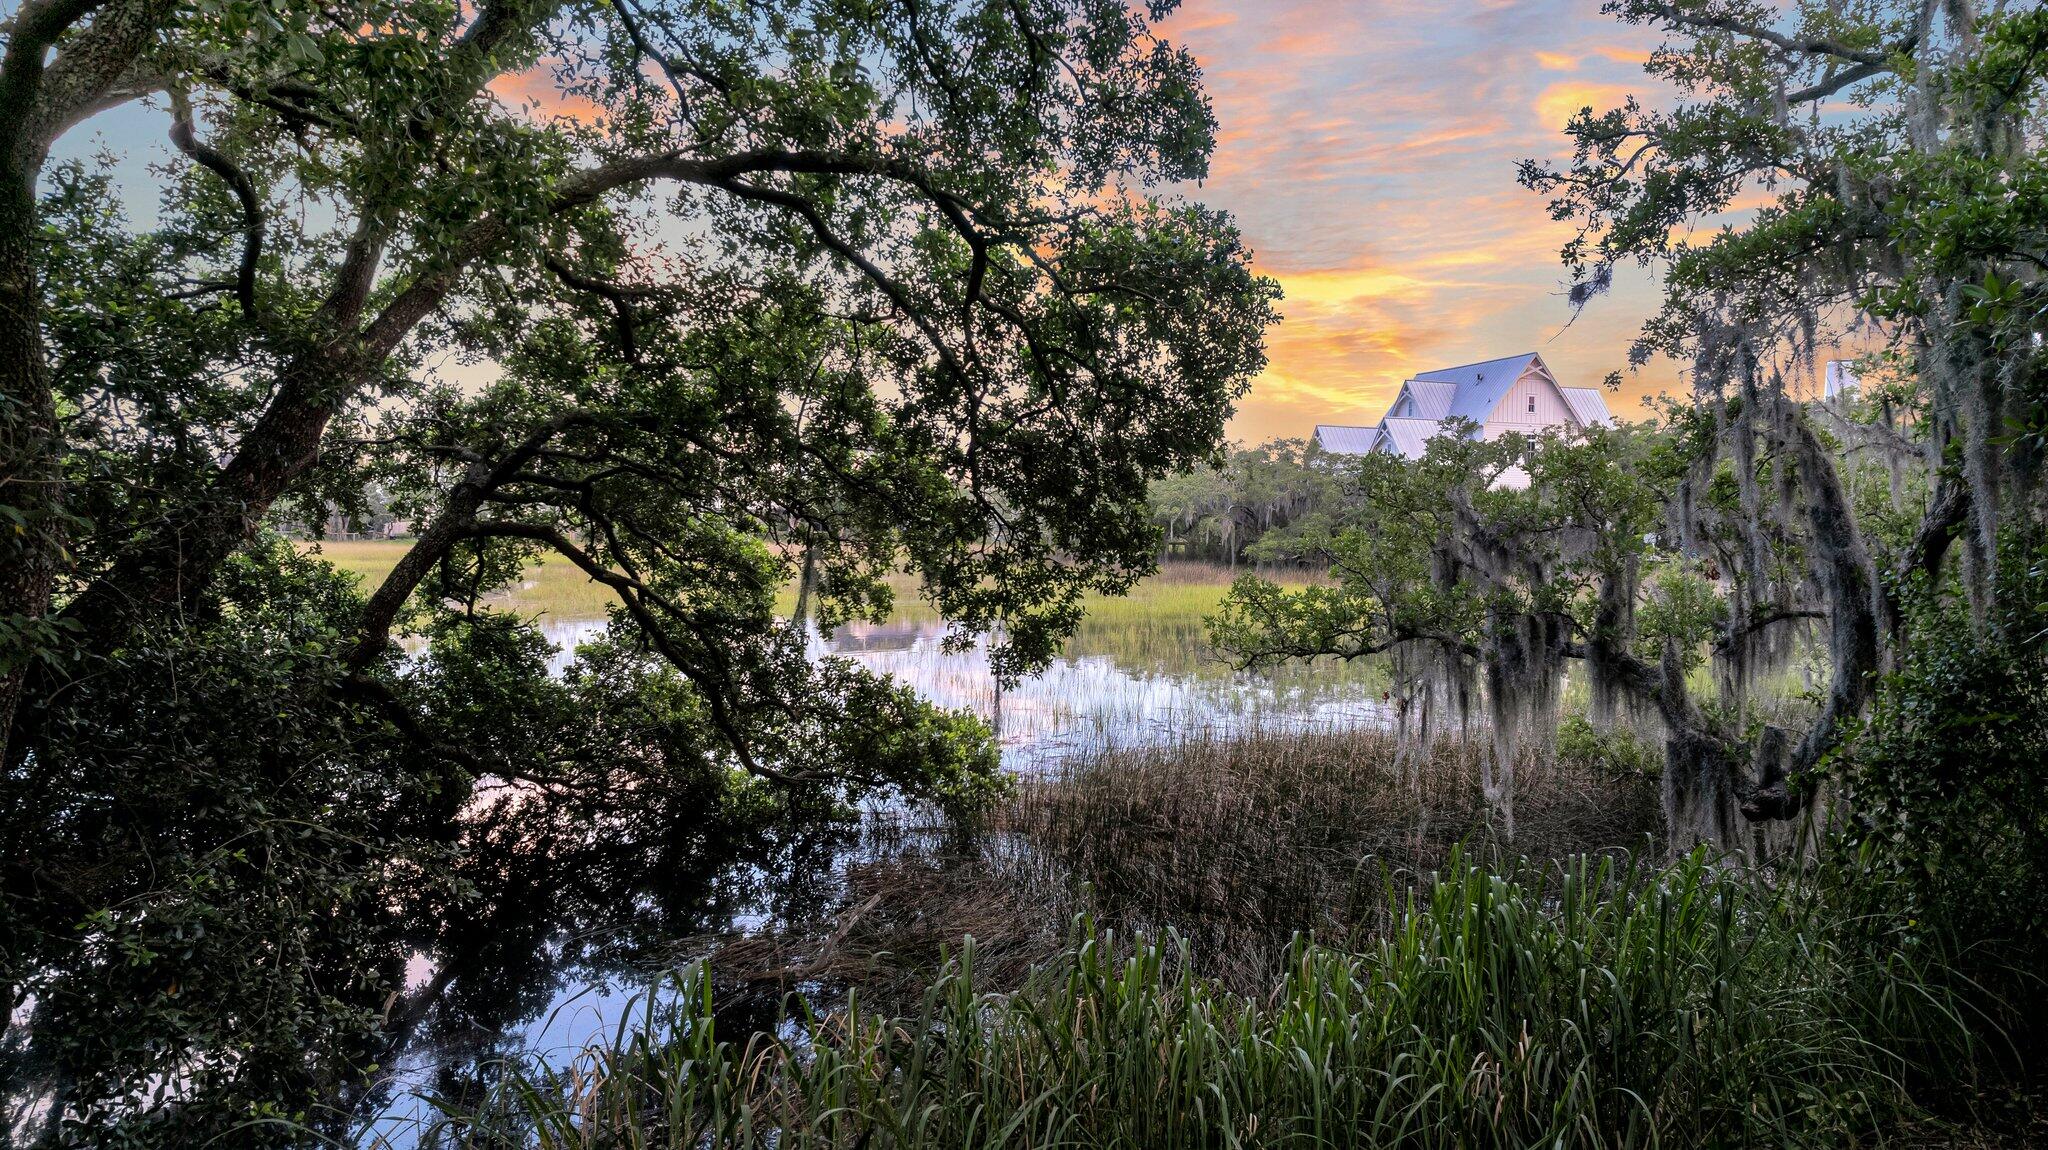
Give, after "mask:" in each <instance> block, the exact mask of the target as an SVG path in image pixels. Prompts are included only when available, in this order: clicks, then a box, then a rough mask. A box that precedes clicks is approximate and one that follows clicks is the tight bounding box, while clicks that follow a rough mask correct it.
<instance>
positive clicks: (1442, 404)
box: [1316, 352, 1614, 487]
mask: <svg viewBox="0 0 2048 1150" xmlns="http://www.w3.org/2000/svg"><path fill="white" fill-rule="evenodd" d="M1449 419H1465V420H1470V421H1471V422H1472V423H1474V424H1476V425H1478V428H1479V435H1480V436H1481V437H1482V438H1484V439H1498V438H1499V437H1501V436H1503V435H1506V434H1508V433H1509V432H1519V433H1521V434H1524V435H1534V434H1536V433H1537V432H1540V431H1545V430H1549V429H1552V428H1558V427H1570V428H1583V427H1594V426H1607V425H1609V424H1612V423H1613V422H1614V417H1613V416H1611V415H1609V414H1608V412H1607V400H1606V399H1605V398H1604V397H1603V396H1601V394H1600V390H1599V389H1598V388H1593V387H1565V386H1563V385H1561V384H1559V383H1558V382H1557V377H1556V376H1554V375H1552V374H1551V373H1550V368H1549V367H1548V366H1547V365H1545V364H1544V362H1543V357H1542V356H1539V355H1537V354H1536V353H1535V352H1529V353H1527V354H1525V355H1511V356H1508V357H1507V358H1506V359H1489V360H1487V361H1486V362H1485V363H1468V364H1466V365H1465V366H1463V367H1447V368H1444V369H1442V370H1440V371H1425V372H1423V373H1421V374H1420V375H1417V376H1415V377H1414V378H1413V379H1410V380H1407V381H1406V382H1404V383H1402V384H1401V392H1400V394H1398V395H1396V396H1395V397H1394V403H1393V406H1391V407H1389V408H1388V409H1387V414H1386V415H1385V416H1384V417H1383V418H1382V419H1381V420H1380V421H1379V422H1378V423H1377V424H1375V425H1373V426H1371V427H1344V426H1340V425H1337V424H1322V425H1320V426H1318V427H1317V428H1316V443H1317V445H1318V446H1320V447H1321V448H1322V449H1323V450H1324V451H1327V452H1330V453H1332V454H1336V455H1367V454H1370V453H1372V452H1375V451H1391V452H1394V453H1396V454H1398V455H1401V456H1403V457H1405V458H1408V459H1418V458H1421V456H1422V451H1423V445H1424V444H1426V443H1428V442H1429V440H1430V439H1431V438H1432V437H1434V436H1437V435H1440V434H1442V433H1443V429H1444V421H1445V420H1449ZM1528 483H1529V476H1528V473H1527V472H1524V471H1522V470H1521V469H1520V468H1515V469H1513V470H1512V471H1510V472H1508V473H1506V474H1504V475H1502V476H1501V477H1500V479H1499V480H1498V481H1497V486H1502V487H1526V486H1528Z"/></svg>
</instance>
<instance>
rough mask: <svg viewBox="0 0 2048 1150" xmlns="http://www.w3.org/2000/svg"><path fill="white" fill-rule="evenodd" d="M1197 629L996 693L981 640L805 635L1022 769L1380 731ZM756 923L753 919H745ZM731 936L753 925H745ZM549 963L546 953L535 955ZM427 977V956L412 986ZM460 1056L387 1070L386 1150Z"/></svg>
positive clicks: (1346, 681)
mask: <svg viewBox="0 0 2048 1150" xmlns="http://www.w3.org/2000/svg"><path fill="white" fill-rule="evenodd" d="M540 626H541V629H542V631H543V632H544V633H545V634H546V635H547V637H548V639H549V641H551V642H552V643H554V644H555V647H556V654H555V656H554V657H553V659H552V660H551V661H550V669H551V670H552V671H554V672H555V673H557V674H559V673H561V671H562V669H563V668H565V667H566V666H568V664H569V661H570V659H571V658H573V654H574V650H575V647H576V646H577V644H579V643H583V642H586V641H588V640H590V639H593V638H595V637H597V636H598V635H599V634H601V633H602V632H603V630H604V627H605V624H604V621H603V620H593V619H560V618H546V617H544V618H543V619H541V621H540ZM1201 632H1202V628H1201V625H1200V623H1199V622H1198V621H1196V620H1192V619H1182V618H1159V619H1152V620H1148V619H1142V618H1141V619H1139V620H1137V621H1135V622H1132V623H1129V624H1119V625H1117V626H1114V627H1091V626H1087V625H1084V627H1083V629H1082V631H1081V633H1080V634H1078V635H1077V636H1076V637H1075V639H1074V640H1072V641H1071V642H1070V643H1069V644H1068V654H1066V655H1063V656H1062V657H1060V658H1058V659H1056V660H1054V661H1053V663H1052V665H1051V666H1050V667H1048V668H1047V669H1046V670H1044V671H1043V672H1041V673H1039V674H1037V675H1034V676H1032V677H1031V678H1029V679H1026V680H1024V681H1022V682H1020V683H1018V684H1017V685H1016V686H1014V687H1012V688H1010V689H1008V690H1006V691H1003V692H1002V693H1001V697H1000V701H999V700H998V697H997V691H996V684H995V679H994V677H993V676H992V675H990V673H989V668H988V644H987V641H986V640H978V641H976V642H975V643H974V644H973V645H971V646H969V647H968V648H966V649H965V650H959V651H949V650H947V649H946V647H945V636H946V628H945V625H944V624H943V623H941V622H938V621H935V620H932V621H907V620H901V619H895V620H891V621H889V622H886V623H880V624H872V623H855V624H849V625H847V626H844V627H841V628H839V629H838V630H837V631H836V632H835V633H834V634H833V635H832V636H831V637H830V638H829V639H827V638H823V637H821V636H818V635H815V634H814V635H813V636H812V639H811V652H812V655H813V656H814V657H816V656H820V655H825V654H832V655H838V656H843V657H845V658H848V659H852V660H854V661H855V662H858V663H860V664H862V665H863V666H866V667H868V668H871V669H872V670H875V671H878V672H881V673H883V674H887V675H890V676H892V677H894V678H895V679H896V680H897V681H898V682H901V683H904V684H907V685H909V686H910V687H912V688H914V689H915V690H916V691H917V692H918V693H919V694H921V695H923V696H924V697H925V698H927V699H930V700H931V701H932V702H934V703H937V704H939V705H940V706H943V707H949V708H957V709H961V710H966V711H970V712H972V713H973V714H975V715H978V716H980V717H981V718H982V719H984V720H986V721H989V722H990V723H991V725H993V726H995V727H996V730H997V735H998V738H999V739H1000V741H1001V744H1002V756H1003V765H1004V767H1006V768H1007V769H1009V770H1012V771H1019V772H1029V771H1034V770H1038V769H1042V768H1044V767H1046V766H1049V765H1051V764H1053V763H1056V762H1058V761H1059V760H1060V759H1062V758H1064V757H1067V756H1069V755H1073V754H1076V753H1080V752H1086V751H1090V750H1096V749H1100V748H1104V747H1127V746H1144V745H1157V744H1161V743H1168V742H1173V741H1176V740H1180V739H1186V738H1189V737H1192V736H1199V735H1204V734H1233V733H1243V732H1247V731H1254V730H1256V731H1277V732H1287V731H1300V730H1311V729H1317V730H1332V729H1335V730H1343V729H1352V728H1364V727H1382V726H1384V725H1386V722H1387V716H1386V714H1385V711H1384V710H1383V708H1382V706H1381V704H1380V692H1381V691H1382V690H1383V689H1384V680H1383V678H1382V676H1381V675H1380V673H1379V671H1378V669H1377V668H1376V667H1373V666H1368V665H1362V664H1361V665H1349V666H1347V665H1342V664H1334V663H1319V664H1315V665H1311V666H1306V667H1293V668H1288V669H1285V670H1283V671H1281V672H1278V673H1276V674H1272V675H1262V674H1244V673H1234V672H1232V671H1231V670H1230V669H1229V668H1228V667H1226V666H1224V665H1222V664H1221V663H1220V662H1218V661H1216V660H1214V659H1213V658H1211V657H1209V655H1208V653H1207V652H1206V650H1204V649H1203V644H1202V638H1201ZM749 920H752V921H749ZM732 925H733V926H734V927H735V928H736V929H747V928H749V927H751V926H756V925H759V919H758V917H756V916H743V917H742V918H740V919H736V920H735V921H734V923H733V924H732ZM537 960H538V961H541V962H545V961H547V956H538V958H537ZM430 973H431V971H430V968H428V967H427V965H426V963H425V962H424V961H423V960H422V961H419V962H416V963H415V968H414V969H413V970H412V971H411V972H410V974H411V975H412V977H413V979H414V980H415V981H416V982H424V981H425V980H426V978H427V977H428V976H429V974H430ZM660 985H662V984H661V981H660V979H659V978H658V977H655V976H649V977H642V978H633V977H627V976H621V975H617V974H593V973H592V972H588V971H577V970H569V971H564V972H561V975H560V989H559V990H558V992H557V993H556V994H555V995H554V996H553V998H552V1001H551V1002H550V1003H549V1005H548V1007H547V1009H546V1010H544V1011H542V1012H541V1013H540V1014H539V1015H537V1016H536V1017H535V1018H533V1019H532V1020H531V1021H529V1022H528V1023H527V1024H526V1025H525V1026H524V1028H523V1030H522V1032H521V1033H520V1034H519V1035H518V1037H517V1039H516V1041H514V1042H512V1043H510V1045H511V1046H513V1047H515V1048H517V1049H520V1050H523V1051H525V1052H527V1053H528V1054H530V1055H532V1056H535V1057H538V1058H541V1059H545V1060H546V1061H548V1062H550V1063H552V1064H553V1065H556V1066H562V1065H564V1064H566V1063H567V1062H569V1061H570V1060H571V1059H573V1058H574V1057H575V1055H576V1054H577V1053H578V1052H580V1051H582V1050H583V1049H585V1048H586V1047H588V1046H589V1045H590V1044H591V1043H593V1042H597V1041H602V1040H605V1039H608V1038H611V1037H614V1036H616V1035H617V1034H618V1033H619V1030H620V1027H621V1026H622V1025H623V1024H625V1023H627V1022H628V1021H630V1020H632V1019H635V1018H638V1017H639V1012H641V1011H644V1010H645V1009H646V1008H647V1001H648V992H649V990H650V989H652V988H654V987H657V986H660ZM461 1057H464V1052H461V1051H452V1050H446V1049H415V1050H411V1051H408V1052H407V1053H405V1054H403V1055H401V1056H400V1057H399V1058H398V1059H397V1060H396V1065H395V1066H394V1067H393V1068H392V1072H393V1079H394V1087H395V1089H394V1090H393V1094H394V1095H395V1096H397V1100H396V1101H394V1102H393V1104H392V1105H391V1107H390V1108H389V1109H388V1110H387V1111H386V1112H385V1113H384V1115H382V1116H381V1117H380V1118H379V1119H378V1120H377V1122H376V1125H377V1127H378V1128H379V1129H380V1131H381V1132H382V1133H384V1134H385V1135H386V1137H388V1138H389V1139H390V1140H391V1142H392V1144H393V1145H397V1146H403V1145H407V1144H409V1143H411V1142H412V1141H413V1139H412V1137H411V1136H410V1134H409V1127H410V1126H411V1121H410V1120H411V1119H416V1118H418V1117H419V1116H421V1115H423V1114H426V1113H429V1112H430V1108H429V1107H427V1106H426V1105H425V1104H424V1103H422V1102H420V1101H419V1100H418V1099H416V1098H411V1097H408V1094H409V1092H411V1091H417V1090H425V1089H429V1088H430V1087H431V1084H432V1071H433V1069H434V1067H436V1066H437V1065H445V1064H447V1063H448V1060H449V1059H451V1058H461Z"/></svg>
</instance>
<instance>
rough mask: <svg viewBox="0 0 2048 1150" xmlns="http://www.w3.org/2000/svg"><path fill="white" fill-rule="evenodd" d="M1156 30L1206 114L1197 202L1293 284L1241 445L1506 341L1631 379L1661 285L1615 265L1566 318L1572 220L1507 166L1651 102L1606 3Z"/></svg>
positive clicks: (1438, 8)
mask: <svg viewBox="0 0 2048 1150" xmlns="http://www.w3.org/2000/svg"><path fill="white" fill-rule="evenodd" d="M1161 31H1162V34H1163V35H1164V36H1165V37H1166V38H1167V39H1169V40H1170V41H1173V42H1176V43H1179V44H1182V45H1185V46H1187V47H1188V48H1189V49H1190V50H1192V51H1193V52H1194V53H1195V55H1196V58H1197V59H1198V60H1199V61H1200V62H1201V64H1202V67H1203V72H1204V76H1205V84H1206V87H1207V90H1208V92H1209V94H1210V97H1211V98H1212V100H1213V101H1214V104H1215V111H1216V118H1217V120H1218V122H1219V125H1220V126H1219V130H1218V134H1217V146H1216V153H1215V155H1214V157H1213V158H1212V161H1211V164H1210V176H1209V179H1208V180H1207V181H1206V182H1205V183H1204V184H1203V185H1201V186H1200V187H1198V188H1193V189H1190V194H1191V195H1193V196H1194V197H1195V198H1198V199H1200V200H1201V201H1203V202H1204V203H1207V204H1209V205H1210V206H1212V207H1218V208H1223V209H1226V210H1228V211H1230V212H1231V213H1232V214H1233V215H1234V216H1235V217H1236V218H1237V221H1238V224H1239V226H1240V227H1241V228H1242V229H1243V231H1244V235H1245V241H1246V243H1247V244H1248V245H1249V246H1250V247H1251V248H1252V250H1253V253H1254V260H1255V264H1256V266H1257V268H1258V270H1259V271H1261V272H1263V273H1264V274H1266V275H1269V276H1272V277H1274V278H1275V279H1277V280H1279V281H1280V283H1281V285H1282V286H1283V288H1284V289H1285V290H1286V293H1287V298H1286V300H1285V301H1284V302H1283V303H1282V304H1281V307H1280V310H1281V314H1282V316H1283V317H1284V318H1283V321H1282V322H1281V324H1280V325H1279V326H1278V327H1277V328H1275V329H1274V330H1272V331H1271V332H1269V333H1268V337H1267V343H1268V346H1269V349H1270V355H1271V364H1270V366H1269V367H1268V368H1267V370H1266V372H1265V374H1264V375H1263V376H1261V377H1260V378H1259V379H1258V381H1257V382H1256V383H1255V384H1254V385H1253V387H1252V390H1251V393H1250V394H1249V395H1248V396H1247V397H1246V398H1245V400H1244V401H1243V402H1242V403H1241V404H1240V407H1239V411H1238V415H1237V418H1236V420H1235V421H1234V423H1233V425H1232V428H1231V432H1232V435H1233V436H1234V437H1235V438H1237V439H1240V440H1243V441H1246V442H1252V441H1258V440H1263V439H1268V438H1273V437H1276V436H1284V437H1293V436H1306V435H1308V434H1309V433H1310V432H1311V431H1312V430H1313V429H1314V426H1315V425H1316V424H1318V423H1365V424H1369V423H1375V422H1378V420H1379V417H1380V415H1381V414H1383V413H1384V411H1385V409H1386V407H1387V404H1388V403H1390V402H1391V401H1392V400H1393V397H1394V393H1395V392H1396V391H1398V390H1399V388H1400V384H1401V381H1402V380H1403V379H1405V378H1407V377H1408V376H1410V375H1413V374H1415V373H1416V372H1420V371H1427V370H1430V369H1431V368H1437V367H1451V366H1455V365H1458V364H1463V363H1471V362H1474V361H1478V360H1485V359H1495V358H1499V357H1501V356H1506V355H1513V354H1518V353H1521V352H1527V351H1534V352H1538V353H1539V354H1541V355H1542V356H1543V359H1544V361H1545V362H1546V363H1548V364H1549V365H1550V366H1551V368H1552V370H1554V371H1555V372H1556V373H1557V375H1558V377H1559V381H1560V382H1562V383H1564V384H1567V385H1572V386H1595V385H1597V384H1599V382H1600V381H1601V380H1602V379H1603V378H1604V377H1605V376H1606V375H1607V373H1608V372H1610V371H1616V370H1623V371H1626V369H1627V368H1628V362H1627V359H1628V355H1627V353H1628V344H1629V341H1630V339H1631V337H1632V336H1633V335H1634V333H1635V332H1636V330H1637V329H1638V328H1639V327H1640V325H1641V324H1642V322H1643V320H1645V319H1646V318H1648V316H1649V315H1650V313H1651V312H1652V311H1653V310H1654V308H1655V306H1656V299H1657V289H1656V285H1655V284H1654V282H1652V279H1651V277H1650V276H1649V275H1648V274H1647V273H1641V272H1634V271H1633V269H1630V271H1629V272H1625V273H1624V274H1622V275H1621V276H1619V277H1617V283H1616V286H1615V289H1614V290H1613V291H1612V292H1611V293H1609V294H1608V295H1606V296H1604V297H1601V298H1598V299H1596V300H1595V301H1594V302H1593V303H1592V304H1590V305H1589V306H1588V307H1587V308H1586V309H1585V310H1584V311H1583V312H1581V313H1580V314H1579V315H1578V316H1577V317H1576V318H1575V317H1574V316H1573V313H1572V309H1571V306H1570V304H1569V303H1568V302H1567V301H1566V299H1565V296H1564V289H1563V284H1564V272H1563V269H1562V266H1561V264H1560V263H1559V261H1558V255H1557V252H1558V248H1559V247H1560V246H1561V245H1562V244H1563V243H1564V241H1565V240H1567V239H1569V238H1570V235H1571V232H1570V229H1569V226H1568V225H1565V224H1560V223H1556V222H1553V221H1552V220H1551V219H1550V218H1549V213H1548V211H1547V209H1546V206H1545V200H1544V197H1542V196H1540V195H1538V194H1537V193H1535V192H1532V191H1529V190H1527V189H1526V188H1523V187H1522V186H1521V185H1519V184H1518V183H1516V182H1515V165H1516V163H1517V162H1518V161H1519V160H1521V159H1524V158H1539V159H1557V160H1563V159H1566V158H1568V157H1569V155H1570V146H1569V141H1568V140H1567V139H1566V138H1565V136H1564V135H1563V133H1562V131H1561V129H1562V127H1563V125H1564V123H1565V121H1566V120H1567V119H1569V118H1570V116H1571V114H1572V113H1573V112H1574V111H1576V110H1577V109H1578V108H1579V107H1581V106H1585V105H1591V106H1593V107H1594V108H1595V109H1596V110H1605V109H1606V108H1608V107H1611V106H1613V105H1615V104H1617V103H1619V102H1620V100H1621V98H1622V97H1623V96H1624V95H1626V94H1628V93H1629V92H1631V91H1633V92H1636V93H1639V94H1641V95H1643V96H1645V97H1646V98H1648V100H1649V101H1652V102H1653V101H1654V100H1655V97H1656V95H1657V94H1658V93H1659V92H1660V90H1661V89H1660V88H1659V86H1658V85H1659V82H1658V81H1656V80H1654V79H1652V78H1651V77H1648V76H1646V75H1644V74H1643V71H1642V65H1643V61H1644V60H1645V59H1646V58H1647V57H1648V55H1649V51H1650V49H1652V48H1653V47H1655V40H1654V39H1653V38H1652V37H1651V36H1649V35H1648V34H1646V33H1645V32H1644V31H1643V30H1641V29H1636V28H1631V27H1628V26H1626V25H1623V24H1621V23H1619V22H1618V21H1615V20H1613V19H1612V18H1610V17H1606V16H1602V15H1601V14H1600V0H1468V2H1462V3H1459V2H1451V3H1428V2H1424V0H1320V2H1317V0H1185V2H1184V6H1183V7H1182V8H1181V10H1180V11H1179V12H1176V13H1175V14H1173V15H1172V16H1171V17H1169V18H1168V20H1167V21H1166V22H1165V24H1164V25H1163V26H1162V29H1161ZM1676 382H1677V369H1676V366H1675V365H1673V364H1670V363H1668V362H1663V363H1654V364H1651V365H1648V366H1646V367H1645V368H1644V369H1643V370H1642V371H1641V372H1640V373H1635V374H1632V375H1629V376H1627V377H1626V378H1625V379H1624V384H1623V387H1622V390H1621V392H1620V393H1619V394H1618V395H1611V396H1609V397H1608V402H1609V406H1610V407H1612V408H1613V409H1614V411H1615V414H1617V415H1620V416H1622V417H1624V418H1627V417H1631V416H1633V415H1635V414H1636V412H1637V407H1638V403H1639V401H1640V399H1641V398H1642V397H1643V396H1644V395H1652V394H1655V393H1657V392H1659V391H1662V390H1668V389H1672V388H1674V387H1675V386H1676Z"/></svg>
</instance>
